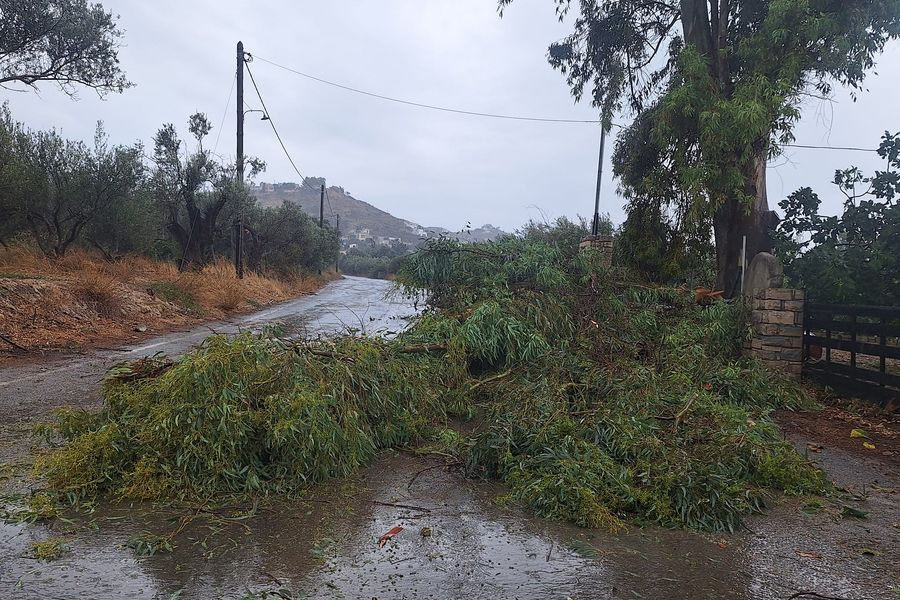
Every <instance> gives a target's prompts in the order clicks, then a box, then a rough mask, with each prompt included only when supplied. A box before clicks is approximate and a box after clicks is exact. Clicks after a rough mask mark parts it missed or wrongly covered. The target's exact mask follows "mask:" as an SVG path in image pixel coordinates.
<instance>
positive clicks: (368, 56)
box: [0, 0, 900, 230]
mask: <svg viewBox="0 0 900 600" xmlns="http://www.w3.org/2000/svg"><path fill="white" fill-rule="evenodd" d="M103 4H104V5H105V6H106V7H107V8H108V9H110V10H112V11H113V12H115V13H117V14H119V15H120V21H119V23H120V26H121V28H122V29H123V30H124V31H125V37H124V39H123V48H122V49H121V52H120V58H121V62H122V66H123V67H124V69H125V70H126V72H127V74H128V76H129V78H130V79H131V80H132V81H133V82H134V83H135V84H136V85H135V87H134V88H132V89H129V90H127V91H126V92H125V93H124V94H121V95H110V96H108V97H107V98H106V99H104V100H100V99H98V98H97V97H96V95H95V94H93V93H92V92H89V91H82V92H81V94H80V99H79V100H78V101H72V100H70V99H69V98H67V97H66V96H65V95H64V94H62V93H61V92H59V91H58V90H56V89H54V88H52V87H51V86H45V87H44V88H42V90H41V93H40V94H34V93H30V92H29V93H13V92H7V91H2V90H0V100H2V99H6V100H9V102H10V106H11V108H12V111H13V113H14V115H15V116H16V117H17V118H18V119H19V120H22V121H25V122H26V123H27V124H28V125H30V126H31V127H34V128H49V127H57V128H59V129H61V130H62V131H63V133H64V134H65V135H67V136H68V137H73V138H82V139H85V140H89V139H90V138H91V136H92V133H93V128H94V124H95V122H96V121H97V120H98V119H102V120H103V121H105V123H106V126H107V129H108V131H109V132H110V134H111V136H112V138H113V140H114V141H117V142H123V143H125V142H132V141H134V140H143V141H144V142H145V143H147V144H149V143H150V138H151V136H152V135H153V133H154V132H155V131H156V129H157V128H158V127H159V126H160V125H161V124H162V123H166V122H174V123H176V124H177V125H178V126H179V127H181V129H182V131H184V130H185V126H184V123H185V121H186V118H187V116H188V115H189V114H191V113H193V112H195V111H203V112H206V113H207V114H208V115H209V116H210V118H211V119H212V120H213V122H214V124H215V125H216V127H217V129H216V130H214V131H213V135H212V138H213V140H212V141H215V137H216V135H217V134H220V135H221V138H220V141H219V145H218V152H219V153H221V154H223V155H224V156H225V157H228V158H233V155H234V131H235V127H234V98H232V100H231V105H230V107H229V110H228V112H227V113H226V114H225V120H224V122H223V121H222V117H223V112H224V110H225V102H226V98H227V97H228V93H229V89H230V87H231V84H232V81H233V76H234V68H235V43H236V42H237V40H243V42H244V45H245V47H246V50H247V51H248V52H251V53H253V54H256V55H258V56H260V57H264V58H267V59H270V60H273V61H275V62H278V63H281V64H284V65H287V66H291V67H293V68H295V69H298V70H300V71H304V72H306V73H310V74H313V75H316V76H319V77H322V78H325V79H329V80H332V81H337V82H341V83H345V84H348V85H351V86H354V87H358V88H362V89H366V90H370V91H373V92H377V93H381V94H386V95H390V96H395V97H401V98H407V99H410V100H414V101H418V102H423V103H429V104H439V105H444V106H450V107H456V108H461V109H466V110H473V111H482V112H498V113H509V114H519V115H534V116H544V117H558V118H574V119H593V118H595V117H596V113H595V111H594V110H593V109H592V108H591V107H590V106H589V104H588V103H582V104H580V105H575V104H573V101H572V98H571V96H570V95H569V91H568V88H567V86H566V84H565V82H564V80H563V77H562V75H560V74H559V73H557V72H555V71H553V70H552V69H551V68H550V67H549V66H548V64H547V62H546V58H545V54H546V48H547V45H548V44H549V43H550V42H551V41H553V40H556V39H558V38H560V37H562V36H563V35H565V34H566V33H567V32H568V31H569V28H570V25H569V24H567V23H563V24H560V23H558V22H557V21H556V20H555V18H554V13H553V3H552V2H550V0H521V1H520V2H518V3H516V4H514V5H513V6H512V7H511V8H510V9H509V10H508V11H507V13H506V15H505V16H504V18H503V19H500V18H499V17H498V16H497V13H496V3H495V2H494V1H493V0H427V1H423V0H355V1H353V2H351V1H349V0H342V1H331V2H312V1H310V0H303V1H294V2H289V1H286V0H283V1H258V2H234V1H232V0H215V1H213V0H180V1H178V2H174V1H171V0H157V1H156V2H135V1H133V0H127V1H126V0H105V1H104V2H103ZM251 68H252V69H253V72H254V74H255V76H256V78H257V81H258V83H259V85H260V88H261V91H262V93H263V97H264V98H265V100H266V103H267V105H268V107H269V110H270V112H271V115H272V118H273V119H274V120H275V123H276V124H277V125H278V128H279V130H280V132H281V134H282V137H283V138H284V140H285V142H286V144H287V146H288V149H289V150H290V151H291V153H292V154H293V156H294V159H295V161H296V163H297V165H298V166H299V168H300V170H301V172H302V173H303V174H304V175H315V176H323V177H326V178H327V180H328V182H329V184H331V185H341V186H343V187H344V188H345V189H347V190H348V191H350V192H351V193H352V194H354V195H355V196H356V197H357V198H360V199H362V200H366V201H368V202H370V203H372V204H374V205H376V206H378V207H380V208H382V209H384V210H387V211H389V212H391V213H393V214H395V215H396V216H399V217H403V218H406V219H409V220H412V221H416V222H419V223H421V224H424V225H440V226H445V227H448V228H454V229H458V228H461V227H464V226H465V224H466V223H467V222H471V223H472V224H473V225H480V224H483V223H492V224H494V225H496V226H500V227H503V228H504V229H507V230H513V229H515V228H516V227H518V226H520V225H521V224H522V223H523V222H524V221H526V220H527V219H529V218H537V219H543V218H548V219H551V218H554V217H556V216H559V215H569V216H573V217H574V216H575V215H578V214H581V215H590V213H591V212H592V210H593V196H594V185H595V177H596V167H597V165H596V162H597V146H598V137H599V130H598V128H597V126H595V125H585V124H548V123H527V122H517V121H500V120H491V119H484V118H478V117H467V116H460V115H454V114H447V113H440V112H434V111H428V110H424V109H419V108H413V107H409V106H402V105H398V104H393V103H389V102H384V101H382V100H377V99H374V98H368V97H363V96H359V95H355V94H351V93H348V92H345V91H342V90H339V89H335V88H332V87H328V86H324V85H322V84H320V83H316V82H313V81H310V80H307V79H303V78H301V77H298V76H296V75H292V74H290V73H287V72H284V71H281V70H278V69H276V68H274V67H272V66H270V65H268V64H265V63H263V62H262V61H258V60H257V61H255V62H254V63H253V64H252V65H251ZM877 71H878V74H873V75H872V76H871V77H870V78H869V79H868V80H867V82H866V88H867V89H866V91H864V92H863V93H862V94H861V95H860V96H859V98H858V100H857V101H856V102H853V101H852V100H851V99H850V97H849V95H848V94H847V93H845V92H842V91H841V92H838V93H837V94H836V97H835V100H834V102H832V103H823V102H821V101H817V100H810V102H809V103H808V105H807V106H806V107H805V110H804V117H803V120H802V122H801V123H800V124H799V126H798V127H797V129H796V136H797V143H799V144H811V145H832V146H864V147H872V148H874V147H876V146H877V145H878V138H879V137H880V135H881V134H882V133H883V132H884V131H885V130H886V129H890V130H892V131H896V130H900V117H898V114H900V113H898V111H897V101H898V92H900V45H898V44H893V45H892V46H890V48H889V49H888V51H887V52H886V53H885V54H884V55H883V56H882V58H881V60H880V61H879V65H878V68H877ZM246 98H247V101H248V102H249V103H250V104H251V105H252V107H253V108H258V101H257V100H256V99H255V97H254V96H253V91H252V87H250V82H249V80H248V81H247V92H246ZM254 116H255V115H253V114H251V115H248V120H247V125H246V141H245V148H246V152H247V153H248V154H252V155H256V156H259V157H261V158H263V159H264V160H265V161H266V162H267V163H268V170H267V172H266V173H265V174H263V176H262V177H261V178H260V179H261V180H262V181H292V180H293V181H295V180H297V177H296V176H295V175H294V173H293V170H292V169H291V167H290V164H289V163H288V161H287V159H285V158H284V155H283V154H282V152H281V150H280V148H279V146H278V144H277V141H276V140H275V138H274V136H273V134H272V131H271V129H270V128H269V127H268V124H267V123H263V122H259V121H257V120H256V119H254V118H252V117H254ZM624 119H625V120H627V117H625V118H624ZM619 120H620V121H622V120H623V119H619ZM614 132H615V130H614ZM851 164H855V165H857V166H859V167H861V168H864V169H866V170H869V171H871V170H872V169H875V168H881V166H882V165H881V161H880V160H879V159H878V157H877V156H875V155H874V154H871V153H868V154H867V153H854V152H838V151H824V150H805V149H789V151H788V152H787V153H786V155H785V156H783V157H780V158H778V159H776V160H774V161H773V163H772V165H771V166H770V170H769V198H770V204H772V205H773V206H774V205H776V204H777V202H778V201H779V200H780V199H781V198H783V197H784V196H785V195H787V194H789V193H790V192H791V191H793V190H795V189H797V188H798V187H801V186H804V185H809V186H812V187H813V188H814V189H817V190H818V191H819V192H820V195H821V196H822V197H823V201H824V208H825V211H826V212H832V213H833V212H835V211H837V210H838V209H839V206H840V204H839V200H838V198H837V197H836V195H835V194H834V193H833V192H832V191H831V187H832V186H830V184H829V183H828V182H829V181H830V179H831V177H832V175H833V173H834V170H835V169H837V168H842V167H845V166H848V165H851ZM605 172H606V173H607V174H609V173H610V168H609V161H608V158H607V164H606V167H605ZM615 187H616V184H615V182H614V181H613V180H611V179H610V178H609V177H608V176H607V177H606V180H605V182H604V186H603V195H602V210H603V211H604V212H609V213H610V214H611V216H612V218H613V220H614V221H615V222H621V221H622V219H623V218H624V217H623V212H622V208H621V200H620V199H619V198H618V197H617V196H616V194H615Z"/></svg>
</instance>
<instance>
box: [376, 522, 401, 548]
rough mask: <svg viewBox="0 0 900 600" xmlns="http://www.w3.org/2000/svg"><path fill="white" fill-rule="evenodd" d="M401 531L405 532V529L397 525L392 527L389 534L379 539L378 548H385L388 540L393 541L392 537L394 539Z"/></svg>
mask: <svg viewBox="0 0 900 600" xmlns="http://www.w3.org/2000/svg"><path fill="white" fill-rule="evenodd" d="M401 531H403V528H402V527H401V526H399V525H397V526H396V527H391V528H390V529H389V530H388V531H387V533H385V534H384V535H383V536H381V537H380V538H378V547H379V548H384V545H385V544H387V543H388V540H389V539H391V538H392V537H394V536H395V535H397V534H398V533H400V532H401Z"/></svg>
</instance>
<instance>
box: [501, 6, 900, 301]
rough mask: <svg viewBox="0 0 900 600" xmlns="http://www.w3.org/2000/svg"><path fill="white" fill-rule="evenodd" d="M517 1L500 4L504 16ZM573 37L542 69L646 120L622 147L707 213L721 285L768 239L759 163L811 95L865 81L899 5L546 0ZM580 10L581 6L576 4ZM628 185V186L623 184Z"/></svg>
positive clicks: (685, 207)
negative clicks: (638, 135) (639, 154)
mask: <svg viewBox="0 0 900 600" xmlns="http://www.w3.org/2000/svg"><path fill="white" fill-rule="evenodd" d="M512 2H513V0H499V8H500V11H501V14H502V11H503V9H504V8H505V7H507V6H508V5H509V4H511V3H512ZM553 3H554V4H555V7H556V13H557V16H558V18H559V19H560V20H566V19H567V18H568V17H569V16H570V13H572V12H577V15H575V17H574V19H573V31H572V33H571V34H569V35H568V36H566V37H565V38H563V39H562V40H560V41H558V42H555V43H553V44H551V45H550V48H549V52H548V59H549V62H550V64H551V65H552V66H553V67H554V68H556V69H558V70H560V71H561V72H562V73H564V74H565V75H566V80H567V82H568V84H569V86H570V88H571V91H572V94H573V95H574V97H575V98H576V100H580V99H581V98H582V97H583V96H584V94H585V93H586V92H588V91H589V93H590V98H591V101H592V103H593V104H594V105H595V106H596V107H598V108H599V109H600V111H601V114H602V115H603V118H604V119H605V120H606V121H607V122H608V121H609V120H610V117H611V115H613V114H614V113H616V112H617V111H623V110H625V111H630V112H633V113H635V114H637V115H639V116H640V115H644V114H646V115H647V116H648V118H649V119H650V122H649V124H646V125H644V126H645V127H647V133H646V136H645V137H643V138H642V139H640V140H633V142H634V143H632V144H631V147H628V145H626V147H624V148H623V149H622V151H623V152H624V153H625V154H626V156H625V157H624V160H625V161H626V162H627V161H628V160H629V157H628V156H627V154H628V153H629V152H630V151H631V150H633V149H635V146H636V149H637V150H638V151H643V152H646V151H648V148H647V146H652V153H653V154H655V155H656V159H657V160H656V161H652V162H650V163H649V164H646V165H645V170H644V171H643V172H642V173H639V175H640V176H639V177H638V179H637V183H638V186H637V187H636V188H635V189H634V191H635V193H636V194H637V195H641V194H655V193H658V188H657V189H652V188H651V189H645V188H644V186H643V184H644V179H645V178H649V179H650V180H651V181H658V180H659V178H660V175H659V173H660V171H665V172H668V173H669V174H671V176H672V178H673V181H674V184H675V185H678V186H679V187H680V190H681V193H679V194H674V195H669V196H668V197H665V198H664V199H663V200H664V203H666V204H672V203H677V204H681V205H682V206H681V207H680V208H679V209H678V211H679V212H680V213H681V214H683V215H685V216H686V217H689V218H690V217H693V216H697V217H700V218H708V217H710V216H711V217H712V222H713V230H714V234H715V247H716V255H717V271H718V275H717V284H718V286H719V287H720V288H722V289H725V290H726V291H728V292H730V291H731V290H733V289H734V287H735V284H736V281H737V274H738V273H737V269H738V261H739V257H740V253H741V242H742V239H743V236H747V253H748V255H750V256H752V255H753V254H755V253H756V252H757V251H760V250H764V249H768V248H769V247H770V245H771V242H770V240H769V235H768V231H769V230H770V229H771V227H772V226H773V222H772V214H771V213H770V212H769V206H768V201H767V198H766V186H765V181H766V179H765V168H766V161H767V159H768V158H770V157H771V156H773V155H774V154H776V153H778V151H779V145H780V144H783V143H789V142H790V141H791V140H792V139H793V137H792V129H793V125H794V124H795V122H796V121H797V119H798V117H799V116H800V111H799V106H800V102H801V100H802V99H803V98H804V97H805V96H807V95H814V96H819V97H828V96H829V95H830V94H831V92H832V89H833V87H834V86H835V85H840V86H849V87H850V88H853V89H854V90H858V89H860V87H861V84H862V82H863V79H864V78H865V75H866V74H867V72H868V71H870V70H871V69H872V67H873V66H874V64H875V60H876V58H877V56H878V55H879V53H880V52H881V51H882V49H883V48H884V45H885V44H886V43H887V41H889V40H890V39H893V38H896V37H898V35H900V0H553ZM573 9H576V10H573ZM626 185H627V184H626Z"/></svg>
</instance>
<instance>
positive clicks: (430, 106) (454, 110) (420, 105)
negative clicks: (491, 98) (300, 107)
mask: <svg viewBox="0 0 900 600" xmlns="http://www.w3.org/2000/svg"><path fill="white" fill-rule="evenodd" d="M253 57H254V58H256V59H258V60H261V61H263V62H264V63H268V64H270V65H272V66H273V67H278V68H279V69H284V70H285V71H289V72H291V73H294V74H296V75H300V76H301V77H306V78H307V79H312V80H313V81H318V82H319V83H324V84H325V85H330V86H332V87H336V88H340V89H342V90H346V91H348V92H354V93H356V94H362V95H364V96H370V97H372V98H378V99H380V100H387V101H389V102H396V103H398V104H406V105H408V106H416V107H418V108H427V109H429V110H439V111H442V112H449V113H456V114H460V115H469V116H472V117H487V118H490V119H507V120H512V121H535V122H540V123H594V124H596V123H599V122H600V120H599V119H553V118H546V117H525V116H521V115H503V114H497V113H486V112H479V111H475V110H463V109H460V108H449V107H446V106H436V105H434V104H424V103H422V102H414V101H412V100H403V99H401V98H394V97H392V96H385V95H383V94H376V93H375V92H367V91H365V90H361V89H359V88H355V87H351V86H349V85H344V84H342V83H336V82H334V81H328V80H327V79H322V78H321V77H316V76H315V75H310V74H309V73H304V72H302V71H298V70H296V69H292V68H290V67H286V66H284V65H280V64H278V63H276V62H273V61H271V60H268V59H266V58H263V57H261V56H256V55H254V56H253Z"/></svg>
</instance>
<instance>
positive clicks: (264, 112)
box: [244, 108, 269, 121]
mask: <svg viewBox="0 0 900 600" xmlns="http://www.w3.org/2000/svg"><path fill="white" fill-rule="evenodd" d="M252 112H258V113H262V117H260V119H259V120H260V121H268V120H269V115H267V114H266V111H264V110H260V109H258V108H252V109H250V110H245V111H244V114H245V115H246V114H247V113H252Z"/></svg>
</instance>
